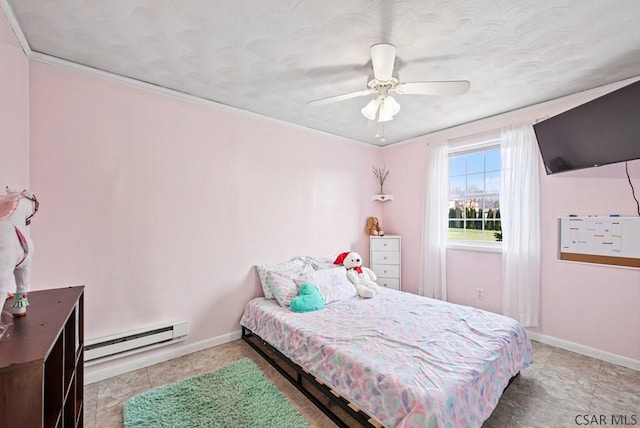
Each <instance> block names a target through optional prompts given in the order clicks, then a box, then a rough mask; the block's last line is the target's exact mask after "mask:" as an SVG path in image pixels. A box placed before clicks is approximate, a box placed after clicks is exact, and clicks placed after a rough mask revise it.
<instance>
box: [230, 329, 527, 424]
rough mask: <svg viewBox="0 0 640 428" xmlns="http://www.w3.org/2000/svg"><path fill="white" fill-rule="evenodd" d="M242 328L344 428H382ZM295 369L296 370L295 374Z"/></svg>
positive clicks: (244, 337) (259, 349) (255, 345)
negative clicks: (356, 426)
mask: <svg viewBox="0 0 640 428" xmlns="http://www.w3.org/2000/svg"><path fill="white" fill-rule="evenodd" d="M241 327H242V340H244V341H245V342H247V343H248V344H249V346H251V347H252V348H253V349H255V350H256V351H257V352H258V353H259V354H260V355H261V356H262V357H263V358H264V359H265V360H267V362H269V363H270V364H271V365H272V366H273V367H274V368H275V369H276V370H278V371H279V372H280V374H281V375H283V376H284V377H285V378H286V379H287V380H288V381H289V382H291V383H292V384H293V385H294V386H295V387H296V388H298V390H299V391H300V392H302V393H303V394H304V395H305V397H307V398H308V399H309V400H311V402H312V403H313V404H315V405H316V407H318V408H319V409H320V410H321V411H322V412H323V413H324V414H325V415H327V416H328V417H329V418H330V419H331V420H332V421H333V422H334V423H335V424H336V425H338V426H339V427H341V428H349V427H353V426H354V424H353V423H349V421H351V422H356V423H357V424H358V425H359V426H363V427H375V428H382V425H381V424H380V423H379V422H378V421H377V420H376V419H375V418H373V417H371V416H369V415H368V414H366V413H365V412H364V411H362V410H360V409H359V408H358V406H356V405H355V404H353V403H351V402H350V401H349V400H347V399H345V398H344V397H342V396H341V395H340V394H339V393H338V391H336V390H335V389H333V388H331V387H330V386H328V385H326V384H325V383H324V382H322V380H321V379H318V378H317V377H315V376H313V375H312V374H311V373H309V372H308V371H307V370H305V369H304V368H302V367H301V366H299V365H298V364H296V363H294V362H293V361H291V360H290V359H289V358H288V357H287V356H286V355H284V354H283V353H282V352H280V351H278V350H277V349H276V348H274V347H273V346H272V345H270V344H269V343H267V342H266V341H264V340H263V339H262V338H261V337H260V336H258V335H257V334H255V333H254V332H252V331H251V330H249V329H248V328H246V327H245V326H241ZM292 372H293V373H292ZM518 375H520V372H518V373H516V374H515V375H514V376H513V377H512V378H511V379H509V383H507V386H505V387H504V390H505V391H506V390H507V388H508V387H509V385H511V383H512V382H513V381H514V380H515V379H516V378H517V377H518ZM308 386H313V389H309V388H308ZM314 392H315V393H320V394H321V395H322V396H323V397H325V398H327V399H329V401H330V403H335V404H337V405H338V406H339V408H340V409H342V410H343V411H344V412H342V413H343V414H344V413H346V415H348V419H349V421H345V419H344V418H343V417H342V416H341V415H339V414H338V413H336V412H335V411H334V410H332V409H331V408H330V407H331V404H329V405H326V404H325V403H324V402H323V401H321V400H320V399H319V398H318V397H317V396H316V395H315V394H314Z"/></svg>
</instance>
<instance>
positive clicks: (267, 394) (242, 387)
mask: <svg viewBox="0 0 640 428" xmlns="http://www.w3.org/2000/svg"><path fill="white" fill-rule="evenodd" d="M123 413H124V426H125V427H126V428H141V427H148V428H160V427H203V428H204V427H207V428H214V427H216V428H244V427H255V428H264V427H277V428H298V427H308V426H309V424H307V422H305V420H304V418H303V417H302V416H301V415H300V413H298V412H297V411H296V409H294V408H293V407H292V406H291V404H289V402H288V401H287V399H286V398H285V396H284V395H282V393H281V392H280V391H278V389H277V388H276V386H275V385H274V384H273V383H272V382H271V381H270V380H269V379H268V378H267V377H266V376H265V374H264V373H262V371H261V370H260V368H259V367H258V366H257V365H256V363H254V362H253V361H252V360H250V359H248V358H243V359H241V360H238V361H236V362H234V363H232V364H229V365H227V366H224V367H222V368H219V369H217V370H214V371H212V372H209V373H205V374H203V375H200V376H196V377H192V378H190V379H185V380H182V381H180V382H176V383H172V384H169V385H164V386H160V387H158V388H154V389H152V390H149V391H147V392H145V393H143V394H140V395H137V396H135V397H133V398H131V399H130V400H129V401H127V402H126V403H125V405H124V409H123Z"/></svg>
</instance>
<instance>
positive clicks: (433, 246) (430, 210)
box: [418, 142, 449, 300]
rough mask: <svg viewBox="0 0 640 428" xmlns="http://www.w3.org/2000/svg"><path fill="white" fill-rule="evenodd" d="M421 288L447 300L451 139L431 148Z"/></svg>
mask: <svg viewBox="0 0 640 428" xmlns="http://www.w3.org/2000/svg"><path fill="white" fill-rule="evenodd" d="M425 200H426V205H425V212H424V229H423V230H424V235H423V248H422V280H421V281H420V287H419V289H418V292H419V293H420V294H421V295H423V296H427V297H434V298H436V299H441V300H447V230H448V227H449V225H448V217H449V203H448V201H449V148H448V144H447V142H443V143H432V144H430V145H429V147H428V149H427V186H426V197H425Z"/></svg>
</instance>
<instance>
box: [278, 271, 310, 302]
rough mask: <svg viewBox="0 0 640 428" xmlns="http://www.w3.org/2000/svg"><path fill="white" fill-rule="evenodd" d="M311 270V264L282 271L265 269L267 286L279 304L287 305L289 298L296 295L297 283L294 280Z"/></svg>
mask: <svg viewBox="0 0 640 428" xmlns="http://www.w3.org/2000/svg"><path fill="white" fill-rule="evenodd" d="M312 272H314V270H313V267H311V265H304V266H296V267H294V268H292V269H290V270H285V271H282V272H274V271H272V270H270V271H267V281H268V283H269V287H270V288H271V291H272V293H273V295H274V296H275V298H276V300H277V301H278V303H280V306H283V307H288V306H289V305H290V304H291V299H293V298H294V297H296V296H297V295H298V284H296V283H295V282H294V280H295V279H296V278H299V277H300V276H302V275H306V274H309V273H312Z"/></svg>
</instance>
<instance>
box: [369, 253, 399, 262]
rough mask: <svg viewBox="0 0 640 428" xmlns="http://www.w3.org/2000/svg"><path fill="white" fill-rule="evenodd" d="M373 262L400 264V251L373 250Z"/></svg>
mask: <svg viewBox="0 0 640 428" xmlns="http://www.w3.org/2000/svg"><path fill="white" fill-rule="evenodd" d="M371 263H373V264H378V265H380V264H382V265H398V264H400V253H398V252H397V251H372V252H371Z"/></svg>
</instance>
